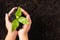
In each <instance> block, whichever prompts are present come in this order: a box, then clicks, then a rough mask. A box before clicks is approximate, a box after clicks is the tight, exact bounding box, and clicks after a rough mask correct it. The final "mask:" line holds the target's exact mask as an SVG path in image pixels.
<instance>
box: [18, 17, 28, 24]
mask: <svg viewBox="0 0 60 40" xmlns="http://www.w3.org/2000/svg"><path fill="white" fill-rule="evenodd" d="M18 21H19V22H20V23H22V24H28V23H29V22H28V20H27V19H26V18H25V17H20V18H19V19H18Z"/></svg>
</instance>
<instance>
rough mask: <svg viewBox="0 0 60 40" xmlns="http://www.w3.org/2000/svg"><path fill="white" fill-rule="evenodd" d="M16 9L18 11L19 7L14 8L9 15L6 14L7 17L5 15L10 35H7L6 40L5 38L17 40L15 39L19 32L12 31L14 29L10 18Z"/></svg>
mask: <svg viewBox="0 0 60 40" xmlns="http://www.w3.org/2000/svg"><path fill="white" fill-rule="evenodd" d="M15 9H17V7H14V8H12V10H11V11H10V12H9V13H8V14H7V13H6V15H5V22H6V28H7V30H8V33H7V36H6V38H5V40H15V38H16V36H17V31H16V30H15V31H13V32H12V31H11V29H12V28H11V27H12V24H11V22H10V21H9V17H10V14H11V13H12V12H13V11H14V10H15Z"/></svg>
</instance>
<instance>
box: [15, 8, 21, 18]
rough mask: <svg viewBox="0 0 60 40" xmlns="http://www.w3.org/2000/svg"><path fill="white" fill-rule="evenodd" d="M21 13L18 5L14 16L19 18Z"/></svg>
mask: <svg viewBox="0 0 60 40" xmlns="http://www.w3.org/2000/svg"><path fill="white" fill-rule="evenodd" d="M21 15H22V12H21V8H20V7H18V9H17V11H16V13H15V16H16V18H19V17H20V16H21Z"/></svg>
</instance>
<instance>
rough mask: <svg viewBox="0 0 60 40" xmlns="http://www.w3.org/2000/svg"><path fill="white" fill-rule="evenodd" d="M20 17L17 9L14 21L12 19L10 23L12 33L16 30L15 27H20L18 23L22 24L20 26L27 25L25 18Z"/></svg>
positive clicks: (19, 11)
mask: <svg viewBox="0 0 60 40" xmlns="http://www.w3.org/2000/svg"><path fill="white" fill-rule="evenodd" d="M21 15H22V11H21V8H20V7H18V9H17V11H16V13H15V17H16V19H14V20H13V21H12V31H14V30H16V29H17V27H18V26H19V25H20V24H19V22H20V23H22V24H28V23H29V22H28V20H27V19H26V18H25V17H23V16H21Z"/></svg>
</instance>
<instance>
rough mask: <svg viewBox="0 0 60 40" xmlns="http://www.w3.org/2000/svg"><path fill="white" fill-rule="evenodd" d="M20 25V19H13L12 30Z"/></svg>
mask: <svg viewBox="0 0 60 40" xmlns="http://www.w3.org/2000/svg"><path fill="white" fill-rule="evenodd" d="M18 26H19V22H18V20H17V19H15V20H13V22H12V31H14V30H16V29H17V27H18Z"/></svg>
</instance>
